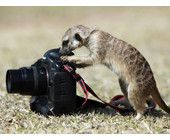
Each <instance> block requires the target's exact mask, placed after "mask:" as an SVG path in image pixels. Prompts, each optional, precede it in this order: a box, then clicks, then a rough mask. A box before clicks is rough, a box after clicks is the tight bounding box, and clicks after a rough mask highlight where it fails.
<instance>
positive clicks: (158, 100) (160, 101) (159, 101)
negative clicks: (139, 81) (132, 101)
mask: <svg viewBox="0 0 170 140" xmlns="http://www.w3.org/2000/svg"><path fill="white" fill-rule="evenodd" d="M151 96H152V97H153V99H154V100H155V101H156V103H157V104H158V105H159V106H160V107H161V108H162V109H163V110H164V111H165V112H167V113H170V108H169V107H168V106H167V105H166V104H165V102H164V100H163V99H162V97H161V95H160V93H159V91H158V89H157V88H156V90H154V92H152V93H151Z"/></svg>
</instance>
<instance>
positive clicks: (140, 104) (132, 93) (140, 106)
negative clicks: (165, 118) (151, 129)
mask: <svg viewBox="0 0 170 140" xmlns="http://www.w3.org/2000/svg"><path fill="white" fill-rule="evenodd" d="M139 92H140V91H138V90H136V89H135V88H134V87H132V86H131V85H130V86H129V87H128V100H129V102H130V104H131V105H132V106H133V108H134V109H135V110H136V111H137V116H136V117H135V119H137V120H139V119H141V118H142V116H143V115H144V113H145V103H146V99H145V98H144V97H141V96H140V95H141V94H140V93H139Z"/></svg>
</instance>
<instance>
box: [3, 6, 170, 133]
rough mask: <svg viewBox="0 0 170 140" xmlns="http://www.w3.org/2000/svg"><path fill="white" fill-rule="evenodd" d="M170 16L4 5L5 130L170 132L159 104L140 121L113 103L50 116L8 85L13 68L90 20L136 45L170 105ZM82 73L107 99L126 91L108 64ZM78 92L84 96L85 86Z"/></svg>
mask: <svg viewBox="0 0 170 140" xmlns="http://www.w3.org/2000/svg"><path fill="white" fill-rule="evenodd" d="M169 17H170V7H0V77H1V78H0V133H12V134H13V133H31V134H32V133H55V134H58V133H100V134H108V133H111V134H117V133H118V134H122V133H123V134H127V133H128V134H129V133H130V134H136V133H142V134H143V133H144V134H145V133H147V134H155V133H157V134H160V133H161V134H170V117H169V115H167V114H166V113H164V112H163V111H161V109H160V108H159V107H157V108H156V111H155V112H154V113H153V114H150V115H148V116H145V117H143V119H142V120H139V121H136V120H135V119H134V117H135V115H134V114H132V115H127V116H122V115H120V114H119V113H117V112H114V111H113V110H112V109H109V108H106V109H99V110H98V111H97V112H95V111H91V112H87V113H84V114H83V113H78V114H72V115H62V116H55V117H53V116H51V117H49V118H46V117H44V116H41V115H38V114H35V113H34V112H32V111H30V108H29V99H30V97H28V96H21V95H9V94H7V92H6V87H5V74H6V71H7V69H11V68H19V67H23V66H30V65H31V64H32V63H34V62H35V61H36V60H37V59H38V58H40V57H42V55H43V54H44V53H45V52H46V51H47V50H48V49H51V48H58V47H60V45H61V37H62V35H63V34H64V32H65V31H66V30H67V29H68V28H69V27H71V26H73V25H77V24H84V25H87V26H96V27H97V28H99V29H101V30H104V31H106V32H109V33H110V34H112V35H114V36H116V37H118V38H120V39H122V40H125V41H126V42H128V43H130V44H132V45H134V46H135V47H136V48H137V49H138V50H139V51H140V52H141V53H142V54H143V55H144V56H145V58H146V59H147V60H148V61H149V63H150V65H151V67H152V70H153V72H154V76H155V79H156V81H157V85H158V88H159V90H160V92H161V95H162V98H163V99H164V100H165V102H166V103H167V104H168V105H170V71H169V70H170V56H169V54H170V32H169V31H170V26H169V25H170V18H169ZM79 53H80V54H84V53H87V50H86V49H80V50H77V51H76V52H75V54H79ZM77 72H78V73H80V74H81V75H82V77H83V78H84V79H85V81H86V82H87V83H88V84H89V85H90V86H91V87H92V89H94V91H95V92H96V93H98V95H99V96H100V97H101V98H103V99H105V100H106V101H109V100H110V99H111V98H112V97H113V96H115V95H116V94H121V91H120V88H119V86H118V82H117V77H116V76H115V75H114V74H113V73H112V72H110V71H109V70H108V69H107V68H105V67H104V66H100V65H97V66H94V67H90V68H87V69H83V70H82V69H80V70H77ZM77 92H78V94H79V95H81V96H84V95H83V93H82V91H81V89H80V88H79V87H78V89H77ZM89 98H92V99H94V98H93V97H92V96H90V97H89Z"/></svg>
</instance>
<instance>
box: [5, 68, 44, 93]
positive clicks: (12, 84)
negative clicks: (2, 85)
mask: <svg viewBox="0 0 170 140" xmlns="http://www.w3.org/2000/svg"><path fill="white" fill-rule="evenodd" d="M6 87H7V92H8V93H20V94H21V95H44V94H46V92H47V71H46V68H45V67H22V68H20V69H11V70H8V71H7V73H6Z"/></svg>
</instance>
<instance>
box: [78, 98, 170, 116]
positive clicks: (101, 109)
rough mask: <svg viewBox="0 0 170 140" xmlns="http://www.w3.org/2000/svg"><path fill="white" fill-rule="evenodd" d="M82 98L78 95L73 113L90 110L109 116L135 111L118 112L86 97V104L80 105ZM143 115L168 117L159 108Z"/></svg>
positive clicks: (125, 114) (134, 113)
mask: <svg viewBox="0 0 170 140" xmlns="http://www.w3.org/2000/svg"><path fill="white" fill-rule="evenodd" d="M84 100H85V99H84V98H82V97H80V96H78V102H77V104H76V105H77V110H76V112H75V113H80V114H88V113H91V112H94V113H96V114H97V113H101V114H103V113H104V114H107V115H111V116H115V115H116V114H117V113H120V114H121V115H122V116H129V115H136V111H135V110H133V109H131V110H126V111H122V112H118V111H116V110H114V109H112V108H110V107H107V106H106V105H105V104H103V103H101V102H98V101H95V100H91V99H88V100H87V102H86V104H85V105H84V106H82V103H83V102H84ZM145 116H152V117H158V118H162V117H163V116H167V117H170V115H169V114H167V113H164V112H162V111H161V110H156V109H154V110H149V111H146V112H145Z"/></svg>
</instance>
